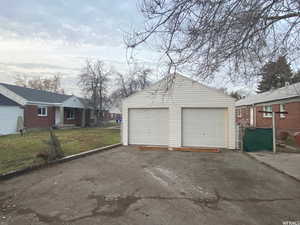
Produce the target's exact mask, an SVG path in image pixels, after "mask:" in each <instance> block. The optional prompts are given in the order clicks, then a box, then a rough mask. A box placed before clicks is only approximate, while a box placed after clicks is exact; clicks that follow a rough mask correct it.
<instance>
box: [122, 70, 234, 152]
mask: <svg viewBox="0 0 300 225" xmlns="http://www.w3.org/2000/svg"><path fill="white" fill-rule="evenodd" d="M164 87H165V85H164V81H160V82H158V83H156V84H155V85H153V86H152V87H150V88H148V89H146V90H143V91H141V92H138V93H136V94H133V95H132V96H130V97H128V98H126V99H124V100H123V105H122V119H123V120H122V142H123V144H124V145H128V140H129V134H128V126H129V123H130V121H129V120H130V118H129V111H130V109H132V108H168V109H169V114H168V115H169V117H168V120H169V122H168V127H169V133H168V146H169V147H181V146H182V109H183V108H222V109H226V121H225V122H226V124H225V126H226V131H225V139H226V141H225V147H227V148H231V149H234V148H235V100H234V99H233V98H231V97H230V96H227V95H225V94H224V93H222V92H221V91H218V90H216V89H213V88H209V87H206V86H204V85H201V84H199V83H198V82H195V81H192V80H191V79H189V78H186V77H183V76H180V75H179V76H176V78H175V81H174V84H173V86H172V89H171V90H170V91H169V92H165V89H164Z"/></svg>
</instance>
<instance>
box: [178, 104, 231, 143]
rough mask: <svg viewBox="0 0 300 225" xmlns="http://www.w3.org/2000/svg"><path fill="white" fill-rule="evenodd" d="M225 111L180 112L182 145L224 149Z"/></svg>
mask: <svg viewBox="0 0 300 225" xmlns="http://www.w3.org/2000/svg"><path fill="white" fill-rule="evenodd" d="M225 116H226V114H225V109H207V108H202V109H201V108H200V109H199V108H189V109H183V110H182V145H183V146H191V147H192V146H201V147H225V146H226V144H225Z"/></svg>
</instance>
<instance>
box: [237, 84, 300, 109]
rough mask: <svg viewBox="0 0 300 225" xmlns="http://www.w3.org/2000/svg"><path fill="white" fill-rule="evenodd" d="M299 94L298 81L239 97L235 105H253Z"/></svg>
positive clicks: (299, 85) (299, 86)
mask: <svg viewBox="0 0 300 225" xmlns="http://www.w3.org/2000/svg"><path fill="white" fill-rule="evenodd" d="M299 96H300V82H299V83H295V84H291V85H289V86H286V87H282V88H278V89H275V90H271V91H268V92H264V93H261V94H257V95H254V96H250V97H247V98H244V99H241V100H239V101H237V102H236V104H235V105H236V106H244V105H253V104H258V103H265V102H272V101H277V100H282V99H288V98H294V97H299Z"/></svg>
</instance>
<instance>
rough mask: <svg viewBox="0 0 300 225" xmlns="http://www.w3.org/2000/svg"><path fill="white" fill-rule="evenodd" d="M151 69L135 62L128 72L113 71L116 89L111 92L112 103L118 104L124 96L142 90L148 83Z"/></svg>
mask: <svg viewBox="0 0 300 225" xmlns="http://www.w3.org/2000/svg"><path fill="white" fill-rule="evenodd" d="M151 72H152V70H151V69H148V68H144V67H142V66H140V65H137V64H135V66H134V68H133V70H132V71H130V72H129V73H128V74H122V73H119V72H115V74H116V76H117V78H116V86H117V89H116V90H115V91H114V92H113V93H112V94H111V96H110V99H111V101H112V103H117V104H119V103H120V101H121V100H122V99H123V98H126V97H128V96H130V95H132V94H134V93H136V92H137V91H140V90H143V89H144V88H146V87H148V86H149V85H150V83H151V82H150V80H149V76H150V74H151Z"/></svg>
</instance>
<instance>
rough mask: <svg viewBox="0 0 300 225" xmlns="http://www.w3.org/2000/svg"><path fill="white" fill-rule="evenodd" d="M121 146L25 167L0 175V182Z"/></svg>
mask: <svg viewBox="0 0 300 225" xmlns="http://www.w3.org/2000/svg"><path fill="white" fill-rule="evenodd" d="M121 145H122V144H121V143H118V144H113V145H108V146H104V147H101V148H96V149H92V150H89V151H86V152H80V153H77V154H74V155H69V156H66V157H64V158H61V159H58V160H54V161H52V162H49V163H45V164H40V165H33V166H30V167H26V168H23V169H20V170H14V171H11V172H8V173H4V174H0V181H2V180H8V179H10V178H13V177H16V176H20V175H22V174H25V173H29V172H31V171H35V170H39V169H42V168H45V167H50V166H52V165H55V164H58V163H63V162H68V161H71V160H74V159H79V158H82V157H85V156H88V155H91V154H95V153H98V152H102V151H105V150H109V149H112V148H116V147H119V146H121Z"/></svg>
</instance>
